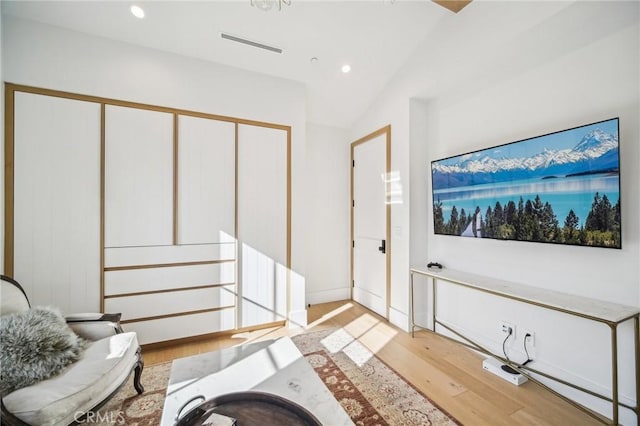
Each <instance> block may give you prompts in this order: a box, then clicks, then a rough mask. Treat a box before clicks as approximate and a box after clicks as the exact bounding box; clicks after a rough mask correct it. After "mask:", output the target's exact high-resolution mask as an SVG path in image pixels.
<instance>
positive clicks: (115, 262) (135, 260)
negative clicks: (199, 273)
mask: <svg viewBox="0 0 640 426" xmlns="http://www.w3.org/2000/svg"><path fill="white" fill-rule="evenodd" d="M235 258H236V244H235V243H234V242H223V243H217V244H195V245H182V246H179V245H178V246H154V247H111V248H109V247H107V248H105V250H104V266H105V268H113V267H123V266H138V265H157V264H165V263H183V262H203V261H212V260H234V259H235Z"/></svg>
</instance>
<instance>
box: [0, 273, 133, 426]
mask: <svg viewBox="0 0 640 426" xmlns="http://www.w3.org/2000/svg"><path fill="white" fill-rule="evenodd" d="M0 279H1V287H0V317H1V320H2V328H1V329H0V332H1V336H2V342H1V344H2V358H1V359H2V364H1V365H0V371H1V373H2V382H1V384H2V386H1V389H2V399H1V405H2V424H3V425H32V426H35V425H39V426H40V425H68V424H80V423H83V420H84V419H86V418H87V413H90V412H92V411H94V410H96V409H97V408H99V407H100V406H102V405H103V404H104V403H105V402H107V401H108V400H109V399H110V398H111V397H112V396H113V395H114V394H115V393H116V392H117V391H118V389H119V388H120V387H121V386H122V385H123V384H125V383H126V382H127V380H128V378H129V377H130V375H131V372H134V387H135V389H136V391H137V392H138V394H141V393H142V392H144V388H143V386H142V385H141V383H140V377H141V374H142V369H143V365H144V364H143V360H142V355H141V349H140V345H139V344H138V339H137V336H136V333H133V332H129V333H125V332H124V331H123V330H122V328H121V327H120V324H119V319H120V314H99V313H98V314H79V315H74V316H68V317H66V318H64V319H63V318H62V317H61V316H60V314H59V312H58V311H56V310H55V309H51V308H40V307H34V308H32V307H31V305H30V303H29V300H28V298H27V295H26V293H25V291H24V290H23V288H22V287H21V286H20V284H19V283H18V282H17V281H15V280H13V279H12V278H10V277H6V276H4V275H2V276H0ZM58 319H59V321H58ZM65 321H66V324H65ZM21 324H22V325H21ZM25 324H26V325H25ZM73 345H76V346H77V347H73ZM60 360H61V361H60ZM56 362H57V364H55V365H54V366H53V370H56V369H57V371H55V372H54V373H53V374H51V375H50V376H49V377H48V378H43V379H42V380H38V378H39V377H41V376H47V375H48V374H49V372H48V371H46V370H47V369H49V370H51V369H52V368H51V367H52V366H51V364H52V363H56ZM61 363H62V364H61ZM65 363H66V364H67V365H63V364H65ZM25 383H27V385H26V386H23V385H24V384H25ZM29 383H32V384H29Z"/></svg>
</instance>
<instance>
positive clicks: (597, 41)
mask: <svg viewBox="0 0 640 426" xmlns="http://www.w3.org/2000/svg"><path fill="white" fill-rule="evenodd" d="M639 6H640V4H638V3H637V2H626V3H621V2H576V3H570V2H562V3H560V2H530V3H529V2H473V3H472V4H471V5H469V6H468V7H467V8H465V10H463V12H462V13H460V14H458V15H451V17H450V18H448V21H445V22H443V24H442V26H441V27H440V28H438V29H436V31H434V33H433V34H430V35H429V36H428V37H427V38H426V39H425V41H424V42H423V43H422V44H421V46H420V47H419V48H418V49H417V50H416V52H414V55H413V56H412V59H411V60H410V61H409V62H408V63H407V64H406V65H405V66H404V67H403V68H402V69H401V70H400V71H399V72H398V74H397V75H396V77H395V78H394V80H393V82H392V83H391V84H390V85H389V86H388V87H387V88H386V89H385V91H384V92H383V93H382V94H381V95H380V97H379V98H378V99H377V100H376V102H375V103H374V104H373V105H372V106H371V108H370V109H369V110H368V111H367V113H366V114H364V115H363V117H362V118H361V119H360V120H359V121H358V122H357V123H356V125H355V126H354V128H353V129H352V130H351V132H350V133H351V134H352V135H353V137H359V136H362V135H364V134H367V133H369V132H371V131H373V130H375V129H377V128H379V127H380V126H381V124H386V123H391V126H392V144H393V148H392V151H393V158H392V165H393V169H394V170H395V169H398V170H399V171H400V173H401V176H403V179H404V178H405V177H406V176H411V187H410V194H411V197H409V198H408V199H407V198H405V201H406V204H403V205H398V206H394V210H393V212H392V215H393V216H392V221H393V226H394V228H396V227H399V228H401V229H402V231H403V233H406V234H408V235H410V237H409V238H398V239H397V241H395V244H394V245H393V246H392V247H393V248H392V250H393V261H392V268H393V270H392V300H391V304H392V307H393V308H394V309H396V310H399V311H401V312H402V313H405V314H408V312H409V310H408V304H407V302H406V301H407V297H406V294H407V292H408V269H409V265H410V262H409V258H408V257H407V255H406V250H402V249H401V248H400V247H399V246H401V245H405V247H410V248H411V263H413V262H417V263H416V265H422V266H424V263H425V262H426V261H427V259H430V260H438V261H440V262H442V263H443V264H445V266H446V267H449V268H455V269H460V270H465V271H469V272H474V273H477V274H481V275H487V276H492V277H496V278H501V279H507V280H512V281H517V282H520V283H524V284H529V285H533V286H539V287H544V288H551V289H555V290H558V291H562V292H566V293H570V294H576V295H581V296H587V297H591V298H596V299H601V300H607V301H611V302H617V303H622V304H626V305H636V306H640V270H639V266H638V265H639V259H640V244H639V243H640V231H639V226H638V221H637V217H639V216H640V199H639V198H640V197H639V196H638V189H637V188H638V186H639V184H640V171H639V169H638V167H637V164H639V163H638V161H639V159H640V147H639V145H640V144H639V143H638V140H639V138H640V128H639V127H640V123H639V115H640V108H639V97H640V84H639V80H640V77H639V76H640V70H639V63H640V61H639V54H640V53H639V52H640V46H639V43H640V42H639V40H640V37H639V35H640V30H639V13H640V12H639ZM415 97H417V98H421V99H422V100H423V101H424V102H423V104H422V105H415V103H412V101H411V100H410V99H411V98H415ZM420 109H422V110H423V112H422V113H420V112H419V110H420ZM412 112H413V113H412ZM420 114H422V117H421V118H419V117H417V116H418V115H420ZM615 116H619V117H620V120H621V133H620V139H621V152H622V164H621V173H622V178H621V179H622V194H621V198H622V200H623V201H622V208H623V212H622V214H623V234H624V235H623V242H622V244H623V248H622V250H615V249H601V248H588V247H572V246H560V245H552V244H535V243H524V242H509V241H496V240H474V239H463V238H455V237H448V236H435V235H434V234H433V225H432V215H431V206H430V202H428V201H427V200H429V199H430V197H431V194H430V182H429V180H428V179H424V177H425V175H424V174H423V172H422V171H420V170H418V171H416V170H415V167H419V168H420V167H423V168H428V167H429V162H430V161H431V160H435V159H439V158H443V157H447V156H450V155H456V154H462V153H465V152H468V151H471V150H475V149H480V148H486V147H491V146H494V145H498V144H502V143H507V142H511V141H515V140H519V139H523V138H528V137H533V136H537V135H541V134H545V133H548V132H552V131H556V130H562V129H565V128H569V127H573V126H577V125H581V124H586V123H590V122H593V121H598V120H602V119H607V118H610V117H615ZM416 119H422V120H424V125H425V127H424V128H420V127H419V126H418V130H416V126H415V124H414V120H416ZM416 132H417V133H420V132H424V137H422V138H414V137H410V135H412V134H416ZM421 145H424V146H421ZM408 156H410V157H411V159H410V161H406V159H407V157H408ZM416 156H422V158H421V159H420V160H416V158H415V157H416ZM426 176H427V177H428V176H429V174H428V173H427V175H426ZM425 194H427V195H426V196H425ZM425 203H429V204H428V206H425ZM425 212H426V213H427V214H426V215H425ZM407 215H409V216H410V218H411V220H410V221H409V220H407V219H406V218H407ZM421 217H422V219H420V218H421ZM418 220H424V221H425V223H426V224H427V226H428V229H427V232H426V233H425V232H424V228H422V227H420V226H417V225H415V224H416V222H417V221H418ZM414 226H417V229H416V232H414V229H413V227H414ZM399 248H400V252H399V253H398V249H399ZM424 254H426V257H427V259H425V258H424V256H423V255H424ZM421 302H422V303H423V304H425V302H424V300H422V301H421ZM439 303H440V305H439V306H440V309H439V315H440V317H441V318H442V320H443V321H447V322H449V323H451V324H453V325H455V327H456V328H458V329H460V330H463V331H465V332H467V333H468V334H470V335H471V336H472V337H473V338H474V339H476V340H477V341H479V342H481V343H483V344H485V345H486V346H488V347H489V348H491V349H492V350H493V351H494V352H501V350H502V349H501V345H500V344H501V334H500V332H499V330H498V327H497V324H498V322H499V321H500V320H509V321H510V322H512V323H514V324H516V326H517V333H518V335H517V338H518V343H517V344H514V345H512V346H511V347H510V348H509V351H510V354H511V355H512V356H513V357H515V358H516V359H518V360H521V359H522V357H524V353H523V351H522V340H521V336H523V334H520V333H521V332H522V331H523V330H524V329H525V328H526V329H528V330H532V331H535V333H536V348H535V354H534V357H535V359H536V361H535V363H534V364H533V365H532V366H533V367H537V368H540V369H541V370H543V371H548V372H551V373H553V374H556V375H559V376H561V377H564V378H566V379H569V380H570V381H573V382H577V383H578V384H580V385H584V386H586V387H589V388H591V389H594V390H596V391H598V392H602V393H604V394H608V393H609V392H610V391H609V390H607V389H610V386H611V383H610V370H609V360H610V354H609V349H608V348H609V334H608V327H606V326H602V325H596V324H593V323H589V322H588V321H584V320H582V319H574V318H567V317H566V316H563V315H561V314H556V313H553V312H547V311H542V310H540V309H537V308H530V307H524V306H522V305H519V304H516V303H504V302H499V301H496V300H495V298H492V297H490V296H487V297H482V296H477V295H474V294H469V293H465V292H462V291H448V292H447V291H441V292H440V293H439ZM422 308H424V306H422ZM392 319H393V318H392ZM394 322H395V321H394ZM399 325H400V326H403V327H406V322H405V323H399ZM585 336H589V339H585ZM619 339H620V343H619V350H620V351H621V352H623V353H621V354H620V356H619V361H620V369H621V370H620V371H621V383H620V390H621V399H622V400H623V401H624V402H626V403H628V404H630V405H633V404H634V401H635V391H634V384H633V373H632V372H633V362H632V355H633V354H632V331H631V327H630V324H626V325H625V326H624V327H621V329H620V335H619ZM585 340H588V341H585ZM563 392H566V391H564V390H563ZM567 394H568V395H571V396H572V397H574V398H578V399H579V400H581V401H583V402H585V403H587V404H589V405H590V406H591V407H593V408H594V409H598V410H600V411H602V412H604V413H605V414H608V415H610V411H608V410H609V407H608V404H603V403H601V402H600V401H598V400H594V399H593V398H585V397H583V396H581V395H578V394H577V393H576V392H567ZM621 415H622V417H621V421H622V423H623V424H635V422H636V419H635V416H633V415H632V414H631V413H630V412H629V411H628V410H623V411H622V413H621Z"/></svg>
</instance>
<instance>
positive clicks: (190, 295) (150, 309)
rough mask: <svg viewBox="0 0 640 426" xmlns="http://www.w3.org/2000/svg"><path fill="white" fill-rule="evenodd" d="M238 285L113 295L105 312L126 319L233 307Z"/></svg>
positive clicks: (105, 306) (107, 300) (107, 301)
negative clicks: (118, 313) (114, 313)
mask: <svg viewBox="0 0 640 426" xmlns="http://www.w3.org/2000/svg"><path fill="white" fill-rule="evenodd" d="M235 287H236V286H235V285H228V286H221V287H212V288H202V289H196V290H184V291H171V292H165V293H155V294H142V295H138V296H127V297H113V298H109V299H106V300H105V301H104V309H105V312H121V313H122V319H123V320H125V321H126V320H131V319H136V318H148V317H154V316H161V315H171V314H177V313H181V312H190V311H200V310H203V309H212V308H223V307H227V306H234V305H235V302H236V292H235Z"/></svg>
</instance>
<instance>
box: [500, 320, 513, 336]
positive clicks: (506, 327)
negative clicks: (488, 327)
mask: <svg viewBox="0 0 640 426" xmlns="http://www.w3.org/2000/svg"><path fill="white" fill-rule="evenodd" d="M509 329H511V338H512V339H514V340H515V338H516V326H515V325H513V324H511V323H508V322H506V321H500V332H501V333H503V334H509Z"/></svg>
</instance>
